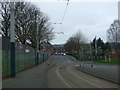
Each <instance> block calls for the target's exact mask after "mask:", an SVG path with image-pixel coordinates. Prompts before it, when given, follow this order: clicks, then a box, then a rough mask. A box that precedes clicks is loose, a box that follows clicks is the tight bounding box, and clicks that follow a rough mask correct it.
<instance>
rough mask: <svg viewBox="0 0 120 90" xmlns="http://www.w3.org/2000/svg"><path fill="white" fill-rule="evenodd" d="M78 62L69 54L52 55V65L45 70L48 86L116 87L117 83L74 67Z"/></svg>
mask: <svg viewBox="0 0 120 90" xmlns="http://www.w3.org/2000/svg"><path fill="white" fill-rule="evenodd" d="M78 63H79V62H78V61H76V60H75V59H73V58H71V57H69V56H54V67H52V68H50V69H49V70H48V72H47V81H48V86H49V87H50V88H118V85H117V84H116V83H113V82H109V81H107V80H103V79H100V78H97V77H94V76H91V75H88V74H86V73H84V72H81V71H80V70H78V69H76V64H78Z"/></svg>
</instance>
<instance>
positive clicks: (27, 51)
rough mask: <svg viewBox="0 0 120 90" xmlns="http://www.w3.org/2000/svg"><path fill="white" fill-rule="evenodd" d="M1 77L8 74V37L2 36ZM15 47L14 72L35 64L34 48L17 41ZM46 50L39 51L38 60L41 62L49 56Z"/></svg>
mask: <svg viewBox="0 0 120 90" xmlns="http://www.w3.org/2000/svg"><path fill="white" fill-rule="evenodd" d="M2 46H3V47H2V49H1V50H0V52H1V53H2V77H3V78H4V77H6V76H9V75H10V65H11V64H10V41H9V39H8V38H2ZM15 48H16V53H15V54H16V55H15V56H16V72H19V71H22V70H25V69H27V68H30V67H32V66H34V65H35V56H36V52H35V49H34V48H32V47H30V46H29V45H23V44H21V43H19V42H16V44H15ZM49 55H50V53H49V52H48V51H45V52H43V51H39V60H38V62H39V63H41V62H43V61H44V60H46V59H47V58H48V57H49Z"/></svg>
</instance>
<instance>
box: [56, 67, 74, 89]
mask: <svg viewBox="0 0 120 90" xmlns="http://www.w3.org/2000/svg"><path fill="white" fill-rule="evenodd" d="M58 68H59V67H58ZM58 68H57V69H56V73H57V75H58V76H59V77H60V78H61V80H62V81H63V82H65V83H66V84H67V85H68V86H69V87H71V88H72V86H71V85H70V84H69V83H68V82H67V81H65V80H64V79H63V78H62V76H61V75H60V74H59V72H58Z"/></svg>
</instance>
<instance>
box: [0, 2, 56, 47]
mask: <svg viewBox="0 0 120 90" xmlns="http://www.w3.org/2000/svg"><path fill="white" fill-rule="evenodd" d="M0 6H1V9H0V13H1V17H0V21H1V27H2V31H3V33H4V34H5V37H9V27H10V3H8V2H1V3H0ZM36 18H38V21H37V22H36ZM48 21H49V18H48V16H47V15H45V14H44V13H43V12H41V11H40V9H38V8H37V7H36V6H35V5H32V4H31V3H28V2H15V31H16V38H17V40H19V41H20V42H21V43H22V44H26V40H29V41H31V44H32V45H31V46H33V47H34V48H35V47H36V42H37V41H36V37H38V40H39V43H40V42H42V41H44V40H45V39H49V40H51V39H53V37H54V34H53V31H52V30H53V28H52V26H51V25H50V24H49V23H48ZM37 24H38V34H37V30H36V29H37V28H36V27H37V26H36V25H37Z"/></svg>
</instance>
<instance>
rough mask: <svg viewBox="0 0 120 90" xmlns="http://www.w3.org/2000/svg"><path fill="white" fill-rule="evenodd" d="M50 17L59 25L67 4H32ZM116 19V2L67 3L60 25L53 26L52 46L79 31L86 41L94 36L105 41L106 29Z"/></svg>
mask: <svg viewBox="0 0 120 90" xmlns="http://www.w3.org/2000/svg"><path fill="white" fill-rule="evenodd" d="M32 3H34V4H35V5H37V7H39V8H40V9H41V11H43V12H44V13H46V14H47V15H48V16H49V17H50V22H53V23H61V20H62V18H63V14H64V11H65V7H66V3H67V2H59V1H58V2H32ZM117 18H118V3H117V2H69V5H68V8H67V12H66V15H65V18H64V21H63V24H62V25H59V24H58V25H57V24H56V25H54V24H53V27H54V32H64V33H65V34H55V39H54V40H52V42H51V43H52V44H61V43H62V44H63V43H65V42H66V41H67V40H68V38H69V37H70V36H72V35H73V34H75V33H76V32H77V31H79V30H80V31H81V32H82V33H83V34H84V35H85V36H86V37H87V38H88V41H90V40H91V41H92V40H93V38H94V37H95V36H97V38H98V37H100V38H101V39H102V40H104V41H107V38H106V37H107V35H106V34H107V33H106V31H107V29H108V28H109V26H110V24H111V23H112V22H113V21H114V20H115V19H117Z"/></svg>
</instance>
